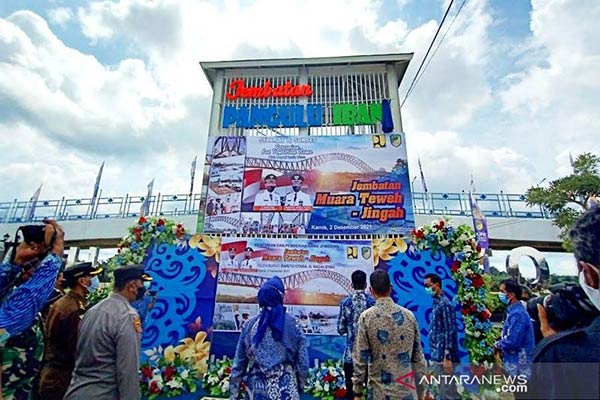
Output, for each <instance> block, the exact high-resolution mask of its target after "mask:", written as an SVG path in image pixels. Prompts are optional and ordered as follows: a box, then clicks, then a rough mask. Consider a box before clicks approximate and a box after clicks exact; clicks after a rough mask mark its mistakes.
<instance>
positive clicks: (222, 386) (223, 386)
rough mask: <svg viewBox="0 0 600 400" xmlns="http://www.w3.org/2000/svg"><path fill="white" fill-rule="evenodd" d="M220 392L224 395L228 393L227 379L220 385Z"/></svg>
mask: <svg viewBox="0 0 600 400" xmlns="http://www.w3.org/2000/svg"><path fill="white" fill-rule="evenodd" d="M221 390H222V391H223V392H225V393H227V392H229V379H225V380H224V381H223V382H222V383H221Z"/></svg>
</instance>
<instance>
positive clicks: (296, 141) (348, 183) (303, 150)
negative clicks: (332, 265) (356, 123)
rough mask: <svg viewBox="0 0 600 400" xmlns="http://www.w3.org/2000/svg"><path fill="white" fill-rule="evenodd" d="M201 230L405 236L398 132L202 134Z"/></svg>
mask: <svg viewBox="0 0 600 400" xmlns="http://www.w3.org/2000/svg"><path fill="white" fill-rule="evenodd" d="M207 154H208V162H209V163H210V172H209V177H208V185H207V186H208V189H207V190H208V193H207V196H206V208H205V209H204V210H200V212H201V213H203V220H204V224H203V231H204V232H206V233H242V234H251V233H293V234H361V233H401V234H408V233H409V232H410V231H411V230H412V229H413V228H414V214H413V210H412V198H411V192H410V183H409V173H408V162H407V157H406V144H405V137H404V133H391V134H376V135H344V136H273V137H244V136H217V137H209V143H208V146H207Z"/></svg>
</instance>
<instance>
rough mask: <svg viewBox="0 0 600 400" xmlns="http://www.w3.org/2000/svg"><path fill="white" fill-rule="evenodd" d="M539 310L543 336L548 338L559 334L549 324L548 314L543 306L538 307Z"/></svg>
mask: <svg viewBox="0 0 600 400" xmlns="http://www.w3.org/2000/svg"><path fill="white" fill-rule="evenodd" d="M537 310H538V318H539V319H540V331H542V336H544V337H548V336H552V335H556V334H557V333H558V332H557V331H556V330H554V328H552V327H551V326H550V324H549V323H548V314H547V313H546V309H545V308H544V306H542V305H541V304H538V305H537Z"/></svg>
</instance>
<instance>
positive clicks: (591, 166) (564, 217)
mask: <svg viewBox="0 0 600 400" xmlns="http://www.w3.org/2000/svg"><path fill="white" fill-rule="evenodd" d="M573 169H574V171H573V174H571V175H569V176H565V177H562V178H558V179H555V180H553V181H551V182H550V184H549V186H548V187H547V188H543V187H537V186H534V187H531V188H529V189H528V190H527V193H526V194H525V196H526V198H527V204H528V205H529V206H532V205H537V206H542V207H544V208H545V209H546V210H548V211H549V212H550V213H552V214H553V215H554V224H555V225H556V226H558V227H559V228H560V230H561V234H560V237H561V239H562V240H563V248H564V249H565V250H567V251H572V250H573V249H572V245H571V242H570V240H569V237H568V235H569V231H570V229H571V227H572V226H573V224H574V223H575V221H576V220H577V218H578V217H579V215H581V213H583V212H584V211H585V210H587V208H588V206H589V201H590V199H592V198H594V196H598V194H599V193H600V173H599V170H600V157H598V156H596V155H594V154H591V153H583V154H581V155H579V156H578V157H577V159H576V160H575V161H574V163H573Z"/></svg>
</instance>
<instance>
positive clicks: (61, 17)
mask: <svg viewBox="0 0 600 400" xmlns="http://www.w3.org/2000/svg"><path fill="white" fill-rule="evenodd" d="M72 18H73V11H72V10H71V9H70V8H66V7H58V8H53V9H51V10H49V11H48V19H49V20H50V22H51V23H53V24H56V25H60V26H64V25H65V24H66V23H67V22H69V21H71V19H72Z"/></svg>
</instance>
